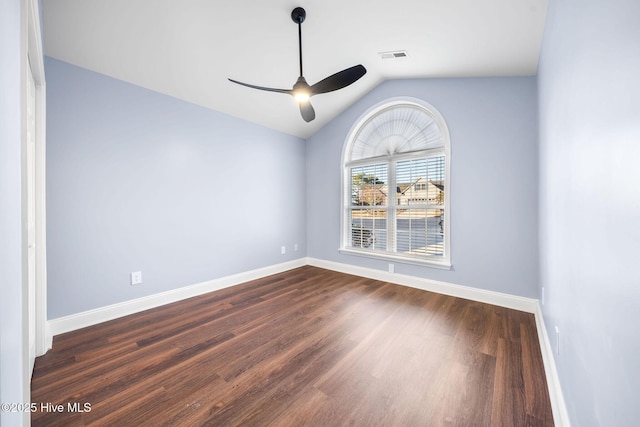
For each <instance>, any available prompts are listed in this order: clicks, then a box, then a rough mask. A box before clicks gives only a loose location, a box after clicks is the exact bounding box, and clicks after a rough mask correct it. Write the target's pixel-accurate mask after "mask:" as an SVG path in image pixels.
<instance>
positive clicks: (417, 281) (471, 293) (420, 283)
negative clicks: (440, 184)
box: [307, 258, 538, 313]
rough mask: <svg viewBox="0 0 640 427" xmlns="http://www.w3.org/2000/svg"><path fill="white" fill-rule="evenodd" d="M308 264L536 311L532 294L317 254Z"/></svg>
mask: <svg viewBox="0 0 640 427" xmlns="http://www.w3.org/2000/svg"><path fill="white" fill-rule="evenodd" d="M307 264H308V265H312V266H314V267H320V268H326V269H327V270H333V271H338V272H341V273H346V274H353V275H356V276H362V277H366V278H369V279H375V280H381V281H383V282H388V283H393V284H396V285H403V286H409V287H412V288H417V289H422V290H424V291H430V292H437V293H439V294H444V295H449V296H453V297H458V298H465V299H469V300H473V301H478V302H483V303H487V304H493V305H498V306H501V307H505V308H511V309H514V310H520V311H525V312H527V313H535V311H536V305H537V301H538V300H536V299H533V298H526V297H520V296H516V295H510V294H505V293H501V292H495V291H488V290H485V289H479V288H472V287H470V286H463V285H456V284H453V283H449V282H442V281H438V280H432V279H426V278H424V277H416V276H409V275H406V274H398V273H388V272H386V271H382V270H376V269H373V268H366V267H358V266H354V265H349V264H343V263H339V262H334V261H326V260H321V259H317V258H307Z"/></svg>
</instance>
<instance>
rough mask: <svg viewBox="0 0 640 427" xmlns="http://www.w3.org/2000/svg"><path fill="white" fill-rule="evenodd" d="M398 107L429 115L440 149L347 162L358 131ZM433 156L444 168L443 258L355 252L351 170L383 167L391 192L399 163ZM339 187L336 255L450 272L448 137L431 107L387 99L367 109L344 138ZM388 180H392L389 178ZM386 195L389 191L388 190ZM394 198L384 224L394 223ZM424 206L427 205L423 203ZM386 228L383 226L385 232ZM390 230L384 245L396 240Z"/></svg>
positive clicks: (412, 100) (390, 199) (415, 101)
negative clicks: (440, 159) (437, 131)
mask: <svg viewBox="0 0 640 427" xmlns="http://www.w3.org/2000/svg"><path fill="white" fill-rule="evenodd" d="M400 106H412V107H414V108H418V109H420V110H422V111H423V112H424V113H426V114H427V115H429V116H430V117H431V119H433V120H434V121H435V122H436V124H437V125H438V127H439V129H440V130H441V132H442V135H441V136H442V140H443V144H442V146H439V147H437V148H431V149H422V150H416V151H412V152H405V153H399V154H392V155H382V156H375V157H369V158H365V159H357V160H353V161H352V160H351V159H350V157H351V152H352V148H353V145H354V143H355V142H356V139H357V136H358V134H359V132H360V130H361V129H362V128H363V127H365V126H366V125H367V124H368V123H369V122H370V120H371V119H373V118H374V117H376V116H378V115H379V114H383V113H384V112H385V111H387V110H389V109H393V108H395V107H400ZM436 155H444V167H445V177H444V185H445V199H444V227H443V240H444V254H443V255H442V256H439V255H438V256H435V255H422V254H420V255H408V254H405V253H398V252H391V251H389V245H393V244H395V243H388V244H387V250H386V251H382V250H378V249H376V250H371V249H366V248H358V247H354V246H353V245H352V242H351V239H352V234H351V211H352V210H353V206H352V204H351V202H352V188H351V169H352V168H353V167H358V166H367V165H375V164H379V163H384V164H385V165H386V168H387V185H388V188H391V184H393V185H394V186H395V185H396V183H395V181H396V178H397V177H396V165H397V163H398V162H400V161H404V160H408V159H422V158H428V157H433V156H436ZM341 170H342V174H341V186H342V194H341V207H340V208H341V214H340V228H341V236H340V248H339V252H340V253H344V254H348V255H356V256H363V257H367V258H375V259H383V260H387V261H394V262H401V263H407V264H416V265H423V266H429V267H433V268H440V269H447V270H449V269H451V266H452V264H451V178H450V177H451V144H450V137H449V130H448V126H447V124H446V122H445V120H444V118H443V117H442V115H441V114H440V113H439V112H438V110H436V109H435V107H433V106H432V105H431V104H429V103H427V102H425V101H423V100H421V99H417V98H410V97H398V98H392V99H387V100H385V101H383V102H380V103H378V104H376V105H374V106H373V107H371V108H370V109H369V110H368V111H366V112H365V113H364V114H363V115H362V116H361V117H360V118H359V119H358V120H356V122H355V123H354V125H353V126H352V127H351V129H350V131H349V133H348V134H347V138H346V140H345V143H344V147H343V152H342V162H341ZM391 177H392V178H391ZM389 191H390V190H389ZM395 199H396V198H395V196H394V197H392V196H391V195H390V194H389V196H388V197H387V206H385V207H384V209H386V210H387V217H386V220H387V221H395V219H396V211H397V209H398V208H399V207H398V206H397V201H396V200H395ZM425 205H429V202H428V201H427V202H426V203H425ZM389 228H390V227H389V226H387V229H389ZM391 229H392V230H393V231H394V232H393V235H392V236H387V241H388V242H391V240H393V241H395V239H396V238H397V229H396V228H395V223H394V225H393V226H391Z"/></svg>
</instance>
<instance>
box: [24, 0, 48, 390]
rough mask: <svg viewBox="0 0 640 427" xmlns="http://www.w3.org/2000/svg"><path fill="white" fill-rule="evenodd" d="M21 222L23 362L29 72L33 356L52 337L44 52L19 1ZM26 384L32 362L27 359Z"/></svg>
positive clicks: (33, 2) (30, 12) (33, 13)
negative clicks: (32, 133)
mask: <svg viewBox="0 0 640 427" xmlns="http://www.w3.org/2000/svg"><path fill="white" fill-rule="evenodd" d="M21 10H22V16H23V20H22V22H23V28H24V30H23V37H22V40H23V41H22V45H23V48H22V52H23V55H22V61H23V62H22V76H23V83H22V123H23V125H22V147H23V149H22V152H23V156H22V170H23V183H22V193H23V195H22V204H23V205H22V221H23V249H22V253H23V283H22V284H23V298H22V303H23V310H22V312H23V333H24V335H23V336H24V337H25V340H24V342H25V347H26V348H25V350H26V351H25V359H30V357H29V337H30V333H31V330H32V328H31V327H30V324H29V323H30V321H29V314H30V313H29V298H30V297H31V296H30V292H29V277H28V253H27V251H28V247H27V246H28V245H27V239H26V227H27V206H26V205H27V186H26V182H27V181H26V170H27V168H26V162H27V158H26V157H27V156H26V145H27V135H26V126H27V120H26V115H27V112H26V106H27V85H28V84H29V82H28V79H27V73H29V72H31V74H32V75H33V80H34V82H35V89H36V90H35V128H36V129H35V168H34V169H35V170H34V184H35V276H36V277H35V310H36V313H35V322H36V325H35V334H36V336H35V344H36V346H35V356H40V355H43V354H45V353H46V352H47V350H49V349H50V348H51V344H52V337H51V334H50V332H49V331H48V327H47V250H46V235H47V233H46V167H45V166H46V86H45V72H44V51H43V46H42V33H41V22H40V9H39V4H38V0H22V5H21ZM26 362H27V363H25V366H26V367H27V369H28V376H29V381H30V379H31V367H32V366H33V365H32V364H33V361H32V360H26Z"/></svg>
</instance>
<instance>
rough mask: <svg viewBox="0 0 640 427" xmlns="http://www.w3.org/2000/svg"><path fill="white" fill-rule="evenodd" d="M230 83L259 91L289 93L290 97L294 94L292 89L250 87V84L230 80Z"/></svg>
mask: <svg viewBox="0 0 640 427" xmlns="http://www.w3.org/2000/svg"><path fill="white" fill-rule="evenodd" d="M229 81H230V82H233V83H236V84H239V85H242V86H246V87H250V88H252V89H259V90H266V91H268V92H278V93H288V94H289V95H291V94H292V92H293V91H292V90H291V89H277V88H273V87H264V86H256V85H250V84H249V83H242V82H239V81H237V80H233V79H229Z"/></svg>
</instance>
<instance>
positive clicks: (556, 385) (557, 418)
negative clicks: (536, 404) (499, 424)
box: [534, 303, 571, 427]
mask: <svg viewBox="0 0 640 427" xmlns="http://www.w3.org/2000/svg"><path fill="white" fill-rule="evenodd" d="M534 314H535V318H536V329H537V330H538V341H539V342H540V352H541V353H542V363H543V364H544V372H545V375H546V378H547V388H548V389H549V399H550V400H551V410H552V411H553V422H554V424H555V425H556V427H570V426H571V423H570V421H569V413H568V412H567V406H566V404H565V401H564V395H563V394H562V387H561V386H560V377H559V376H558V370H557V369H556V362H555V358H554V357H553V347H552V346H551V341H549V334H547V327H546V325H545V323H544V316H543V314H542V308H541V307H540V304H539V303H536V311H535V313H534Z"/></svg>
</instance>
